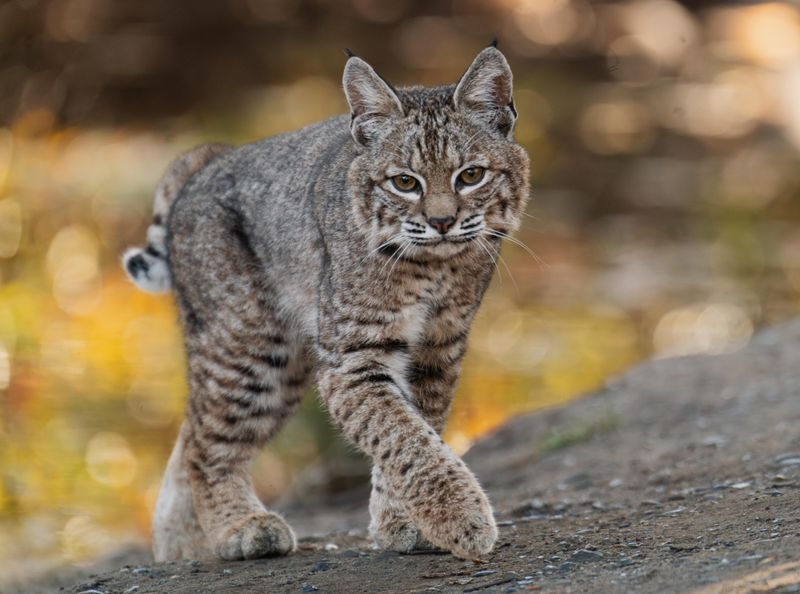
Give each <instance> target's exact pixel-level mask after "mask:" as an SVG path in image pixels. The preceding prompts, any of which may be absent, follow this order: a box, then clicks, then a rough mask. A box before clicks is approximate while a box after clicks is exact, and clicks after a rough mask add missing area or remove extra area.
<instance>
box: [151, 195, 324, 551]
mask: <svg viewBox="0 0 800 594" xmlns="http://www.w3.org/2000/svg"><path fill="white" fill-rule="evenodd" d="M181 205H182V201H180V200H179V201H178V203H176V207H175V208H176V209H178V210H177V212H175V211H173V216H172V222H171V224H172V225H173V229H172V230H173V233H172V237H173V241H172V245H170V249H169V251H170V254H171V267H172V270H171V272H172V273H173V279H174V283H175V288H176V292H177V296H178V303H179V305H180V309H181V319H182V322H183V326H184V333H185V339H186V348H187V354H188V363H189V388H190V397H189V406H188V411H187V415H186V421H185V423H184V427H183V429H182V431H181V437H180V439H179V441H178V444H177V445H176V450H175V452H174V454H173V457H172V461H171V463H170V467H169V469H168V476H167V477H166V479H165V481H164V487H163V489H162V492H161V494H160V496H159V504H158V509H159V514H158V516H157V518H156V521H155V523H154V528H155V531H154V544H155V551H156V554H157V555H158V556H159V560H164V559H167V558H176V557H185V556H188V555H192V554H195V551H197V550H206V551H209V552H210V553H212V554H214V555H216V556H218V557H221V558H223V559H242V558H244V559H250V558H256V557H263V556H267V555H276V554H286V553H289V552H290V551H292V550H293V549H294V547H295V538H294V534H293V533H292V530H291V528H290V527H289V526H288V525H287V524H286V522H285V521H284V520H283V519H282V518H281V517H280V516H278V515H277V514H275V513H273V512H270V511H268V510H266V509H265V508H264V506H263V505H262V504H261V502H260V501H259V500H258V497H257V496H256V494H255V491H254V489H253V486H252V483H251V480H250V476H249V474H248V471H247V465H248V463H249V462H250V460H251V458H252V456H253V454H254V453H255V451H256V450H257V449H258V448H259V447H261V446H262V445H263V444H264V443H265V442H266V441H267V440H269V439H270V438H271V437H272V436H273V435H274V434H275V432H277V431H278V429H279V428H280V427H281V426H282V425H283V423H284V421H285V420H286V419H287V418H288V417H289V416H290V415H291V414H292V413H293V412H294V411H295V410H296V409H297V406H298V404H299V403H300V400H301V398H302V396H303V394H304V392H305V387H306V385H307V379H308V377H309V376H310V373H311V371H312V365H311V362H310V359H309V356H308V354H307V352H306V350H305V343H304V342H303V341H302V340H301V339H300V338H299V337H298V336H297V335H296V334H295V333H294V332H293V331H292V329H291V328H290V327H289V326H288V325H287V324H286V323H284V321H283V319H282V318H281V316H280V315H279V314H278V312H277V311H276V309H275V306H274V305H273V304H274V303H276V302H277V299H276V297H275V293H274V291H273V290H272V289H271V288H270V287H269V285H268V284H267V282H265V280H264V279H263V278H262V277H261V276H260V267H259V266H258V263H257V262H256V261H255V257H254V254H253V252H252V250H250V249H248V246H247V245H246V243H244V241H243V240H242V235H241V233H239V234H237V233H236V229H237V227H236V224H237V221H236V219H235V218H234V219H231V218H230V216H229V213H227V212H225V213H222V214H221V215H220V216H219V217H217V218H215V217H213V216H204V217H195V218H191V219H190V218H188V217H187V218H186V219H182V218H180V217H181V216H182V212H181V211H180V207H181ZM208 213H209V214H210V215H213V214H214V211H213V209H210V208H209V209H208ZM176 218H177V221H176V220H175V219H176ZM184 220H187V221H189V223H187V224H185V225H183V224H182V223H183V221H184ZM200 242H202V243H200ZM189 501H190V502H191V504H192V505H191V507H192V512H189V511H187V510H186V509H185V506H186V504H187V503H188V502H189ZM192 514H193V518H194V520H193V519H192ZM198 526H199V528H200V530H199V531H198V530H197V527H198ZM187 532H189V533H191V535H189V536H187ZM199 532H202V534H203V535H204V539H205V540H204V543H203V544H202V545H198V544H197V543H192V540H193V539H194V540H195V541H196V540H197V538H199V534H198V533H199Z"/></svg>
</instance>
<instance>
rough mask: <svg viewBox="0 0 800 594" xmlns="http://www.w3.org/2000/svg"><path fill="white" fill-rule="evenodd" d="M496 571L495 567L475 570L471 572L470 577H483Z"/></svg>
mask: <svg viewBox="0 0 800 594" xmlns="http://www.w3.org/2000/svg"><path fill="white" fill-rule="evenodd" d="M495 573H497V570H495V569H482V570H481V571H476V572H475V573H473V574H472V577H483V576H485V575H492V574H495Z"/></svg>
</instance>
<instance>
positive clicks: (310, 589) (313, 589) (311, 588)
mask: <svg viewBox="0 0 800 594" xmlns="http://www.w3.org/2000/svg"><path fill="white" fill-rule="evenodd" d="M318 591H319V588H317V587H316V586H315V585H314V584H306V585H305V586H303V592H318Z"/></svg>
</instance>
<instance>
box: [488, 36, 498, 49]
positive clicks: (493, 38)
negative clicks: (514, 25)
mask: <svg viewBox="0 0 800 594" xmlns="http://www.w3.org/2000/svg"><path fill="white" fill-rule="evenodd" d="M489 47H494V48H496V47H497V36H496V35H495V36H494V37H492V41H491V43H490V44H489Z"/></svg>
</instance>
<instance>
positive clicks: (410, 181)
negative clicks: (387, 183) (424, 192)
mask: <svg viewBox="0 0 800 594" xmlns="http://www.w3.org/2000/svg"><path fill="white" fill-rule="evenodd" d="M392 184H393V185H394V187H395V188H397V189H398V190H400V191H401V192H416V191H417V190H418V189H419V182H418V181H417V178H416V177H412V176H410V175H406V174H405V173H401V174H400V175H395V176H394V177H393V178H392Z"/></svg>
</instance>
